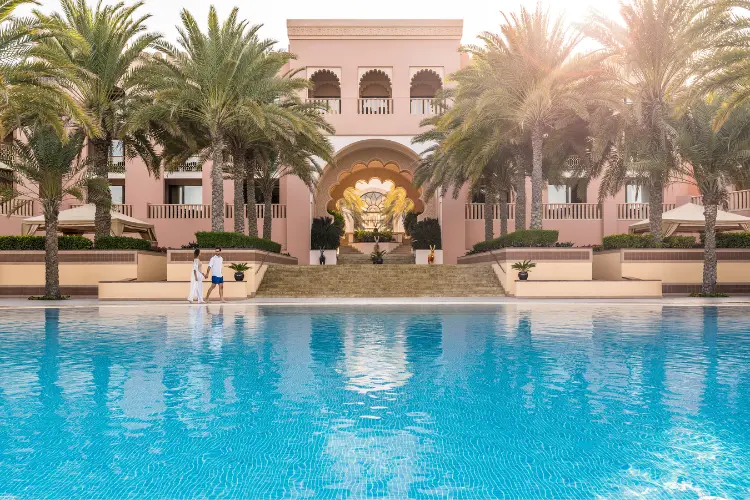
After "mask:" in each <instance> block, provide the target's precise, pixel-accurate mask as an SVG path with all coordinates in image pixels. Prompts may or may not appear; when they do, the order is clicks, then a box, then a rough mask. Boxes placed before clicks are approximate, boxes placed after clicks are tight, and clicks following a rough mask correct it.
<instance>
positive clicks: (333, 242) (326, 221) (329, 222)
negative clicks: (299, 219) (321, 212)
mask: <svg viewBox="0 0 750 500" xmlns="http://www.w3.org/2000/svg"><path fill="white" fill-rule="evenodd" d="M340 245H341V229H340V228H339V226H338V225H336V222H335V221H334V219H332V218H331V217H316V218H314V219H313V221H312V227H311V229H310V247H311V248H312V249H313V250H320V249H321V248H322V249H324V250H336V249H337V248H338V247H339V246H340Z"/></svg>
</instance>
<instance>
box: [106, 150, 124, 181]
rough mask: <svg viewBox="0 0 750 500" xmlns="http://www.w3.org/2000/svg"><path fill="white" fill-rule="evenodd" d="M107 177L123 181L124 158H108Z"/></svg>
mask: <svg viewBox="0 0 750 500" xmlns="http://www.w3.org/2000/svg"><path fill="white" fill-rule="evenodd" d="M107 177H108V178H110V179H124V178H125V157H124V156H111V157H110V158H109V172H108V174H107Z"/></svg>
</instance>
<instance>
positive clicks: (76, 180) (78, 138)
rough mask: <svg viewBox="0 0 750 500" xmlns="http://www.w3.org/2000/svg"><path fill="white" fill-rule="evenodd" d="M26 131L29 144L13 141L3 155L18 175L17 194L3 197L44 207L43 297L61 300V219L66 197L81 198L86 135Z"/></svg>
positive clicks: (50, 129) (34, 128)
mask: <svg viewBox="0 0 750 500" xmlns="http://www.w3.org/2000/svg"><path fill="white" fill-rule="evenodd" d="M23 131H24V135H25V138H26V140H18V139H16V140H14V141H13V143H12V145H11V146H10V147H8V148H7V150H6V151H4V154H3V157H4V158H3V161H4V162H5V163H6V165H8V166H9V167H10V168H11V169H12V170H13V171H14V172H15V173H16V174H17V175H16V176H15V177H16V178H15V184H16V186H17V187H16V190H18V192H13V193H6V194H4V195H3V197H6V196H7V197H12V196H15V195H17V194H21V195H23V196H24V197H26V198H30V199H37V200H38V201H39V202H40V203H41V205H42V207H43V209H44V227H45V242H44V251H45V253H44V264H45V280H44V295H45V297H47V298H53V299H60V298H61V296H60V276H59V269H58V256H57V251H58V240H57V228H58V216H59V213H60V204H61V203H62V200H63V198H64V197H66V196H74V197H75V198H77V199H81V198H82V192H81V189H80V187H81V185H82V175H83V173H84V169H85V168H86V166H87V164H88V162H87V161H82V160H81V158H80V155H81V150H82V149H83V143H84V139H85V134H84V133H83V132H82V131H81V130H80V129H75V130H74V131H72V132H70V133H69V134H68V136H67V137H66V138H65V139H64V140H61V139H60V137H59V136H58V134H57V132H56V131H55V129H54V128H53V127H51V126H50V125H47V124H44V125H35V126H31V127H26V128H24V129H23ZM19 188H20V189H19Z"/></svg>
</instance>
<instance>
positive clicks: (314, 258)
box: [310, 250, 338, 266]
mask: <svg viewBox="0 0 750 500" xmlns="http://www.w3.org/2000/svg"><path fill="white" fill-rule="evenodd" d="M323 255H324V256H325V258H326V263H325V265H326V266H335V265H336V262H338V258H337V257H338V250H324V251H323ZM310 265H311V266H319V265H320V250H310Z"/></svg>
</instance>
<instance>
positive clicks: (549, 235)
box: [469, 229, 572, 254]
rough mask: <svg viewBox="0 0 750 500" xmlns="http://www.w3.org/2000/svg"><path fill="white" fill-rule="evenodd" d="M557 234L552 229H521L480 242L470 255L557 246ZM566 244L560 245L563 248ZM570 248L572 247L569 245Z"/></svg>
mask: <svg viewBox="0 0 750 500" xmlns="http://www.w3.org/2000/svg"><path fill="white" fill-rule="evenodd" d="M558 236H559V232H558V231H556V230H553V229H521V230H518V231H513V232H512V233H508V234H506V235H505V236H500V237H499V238H495V239H494V240H487V241H480V242H479V243H477V244H476V245H474V247H473V248H472V250H471V252H469V253H470V254H475V253H482V252H489V251H490V250H497V249H499V248H511V247H512V248H548V247H554V246H555V245H556V244H557V238H558ZM565 245H567V244H562V245H561V246H565ZM571 246H572V245H571Z"/></svg>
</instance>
